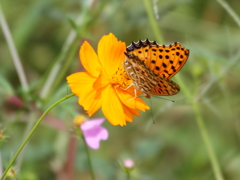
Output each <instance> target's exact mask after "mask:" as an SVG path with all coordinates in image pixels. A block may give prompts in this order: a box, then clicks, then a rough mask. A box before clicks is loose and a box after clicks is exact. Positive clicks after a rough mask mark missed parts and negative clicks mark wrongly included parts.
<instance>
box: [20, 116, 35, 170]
mask: <svg viewBox="0 0 240 180" xmlns="http://www.w3.org/2000/svg"><path fill="white" fill-rule="evenodd" d="M29 117H30V120H29V121H28V123H27V127H26V130H25V132H24V135H23V138H22V139H23V140H24V139H25V138H26V137H27V136H28V134H29V132H30V131H31V129H32V127H33V125H34V122H35V120H36V115H35V113H34V112H31V113H30V116H29ZM26 148H27V145H26V146H25V147H24V148H23V149H22V151H21V153H20V154H19V156H18V158H17V160H16V169H20V167H21V165H22V161H23V158H24V154H25V151H26Z"/></svg>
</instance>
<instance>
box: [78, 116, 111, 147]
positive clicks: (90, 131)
mask: <svg viewBox="0 0 240 180" xmlns="http://www.w3.org/2000/svg"><path fill="white" fill-rule="evenodd" d="M103 122H104V118H98V119H92V120H88V121H87V120H86V118H85V117H84V116H77V117H76V118H75V119H74V124H75V125H77V126H78V127H80V129H81V130H82V133H83V137H84V139H85V141H86V143H87V145H88V146H89V147H90V148H92V149H99V147H100V141H101V140H107V139H108V131H107V129H105V128H104V127H102V126H101V124H102V123H103Z"/></svg>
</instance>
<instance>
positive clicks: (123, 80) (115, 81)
mask: <svg viewBox="0 0 240 180" xmlns="http://www.w3.org/2000/svg"><path fill="white" fill-rule="evenodd" d="M131 83H132V80H131V79H130V77H129V76H128V75H127V73H126V72H125V71H124V69H123V67H119V68H118V70H117V71H116V73H115V74H114V75H113V76H112V79H111V81H110V84H112V85H116V86H117V87H120V88H126V87H128V86H129V85H130V84H131Z"/></svg>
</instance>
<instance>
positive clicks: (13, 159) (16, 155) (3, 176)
mask: <svg viewBox="0 0 240 180" xmlns="http://www.w3.org/2000/svg"><path fill="white" fill-rule="evenodd" d="M72 96H74V94H70V95H67V96H65V97H64V98H62V99H60V100H58V101H57V102H55V103H54V104H53V105H51V106H50V107H49V108H48V109H47V110H46V111H45V112H44V113H43V115H42V116H41V117H40V118H39V120H38V121H37V122H36V124H35V125H34V127H33V128H32V130H31V131H30V133H29V134H28V136H27V137H26V139H25V140H24V142H23V143H22V145H21V146H20V148H19V149H18V151H17V152H16V154H15V155H14V157H13V158H12V160H11V161H10V163H9V165H8V167H7V168H6V170H5V171H4V173H3V175H2V177H1V180H3V179H4V178H5V176H6V175H7V172H8V170H9V169H10V168H11V166H12V164H13V162H14V161H15V159H16V158H17V157H18V155H19V153H20V152H21V151H22V149H23V147H24V146H25V145H26V143H27V142H28V140H29V139H30V137H31V136H32V134H33V133H34V131H35V130H36V128H37V127H38V125H39V124H40V123H41V121H42V120H43V118H44V117H45V116H46V114H47V113H48V112H49V111H50V110H51V109H52V108H53V107H55V106H56V105H58V104H59V103H61V102H62V101H65V100H66V99H68V98H70V97H72Z"/></svg>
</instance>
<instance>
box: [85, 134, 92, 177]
mask: <svg viewBox="0 0 240 180" xmlns="http://www.w3.org/2000/svg"><path fill="white" fill-rule="evenodd" d="M82 139H83V142H84V147H85V150H86V153H87V159H88V165H89V168H90V174H91V176H92V180H95V176H94V171H93V167H92V161H91V156H90V152H89V148H88V145H87V143H86V141H85V138H84V136H83V134H82Z"/></svg>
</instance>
